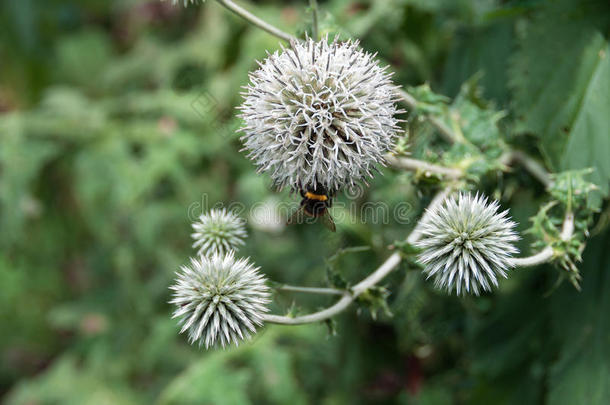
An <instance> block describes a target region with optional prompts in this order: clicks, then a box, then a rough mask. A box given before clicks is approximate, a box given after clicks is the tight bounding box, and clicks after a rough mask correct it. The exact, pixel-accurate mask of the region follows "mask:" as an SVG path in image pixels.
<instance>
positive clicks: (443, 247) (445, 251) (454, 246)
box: [416, 193, 519, 295]
mask: <svg viewBox="0 0 610 405" xmlns="http://www.w3.org/2000/svg"><path fill="white" fill-rule="evenodd" d="M498 208H499V206H498V203H497V202H496V201H493V202H488V201H487V198H484V197H483V196H479V195H478V194H477V195H475V196H472V195H471V194H464V193H461V194H459V195H458V196H457V198H455V197H453V196H452V197H448V198H447V199H446V200H445V201H444V202H443V203H442V204H440V205H439V206H437V207H435V208H433V209H431V210H430V211H428V212H427V219H426V220H424V222H423V224H422V237H421V239H420V240H419V241H418V242H417V243H416V246H417V247H419V248H421V249H422V252H421V253H420V255H419V258H418V259H419V262H420V263H421V264H423V265H424V273H425V274H426V275H427V277H428V278H430V277H434V284H435V286H436V287H437V288H439V289H446V290H447V291H448V292H450V293H451V292H452V291H455V292H456V294H457V295H460V294H465V293H473V294H475V295H479V293H480V292H481V291H491V288H492V286H496V287H497V286H498V277H499V276H501V277H504V278H506V271H507V270H508V269H509V268H510V267H512V265H511V261H510V258H511V256H512V255H513V254H514V253H517V249H516V248H515V246H514V245H513V243H514V242H515V241H517V240H518V239H519V237H518V236H517V234H516V233H515V231H514V227H515V223H514V222H513V221H511V220H510V218H509V216H508V211H503V212H498Z"/></svg>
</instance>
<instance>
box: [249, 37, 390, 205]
mask: <svg viewBox="0 0 610 405" xmlns="http://www.w3.org/2000/svg"><path fill="white" fill-rule="evenodd" d="M375 56H376V55H373V54H370V53H367V52H364V51H363V50H362V49H360V47H359V46H358V42H352V41H347V42H339V41H337V40H336V39H335V40H334V41H333V42H331V43H329V42H328V38H326V39H323V40H321V41H319V42H314V41H313V40H311V39H308V40H306V41H303V42H293V43H292V44H291V47H290V48H289V49H284V48H282V51H281V52H275V53H273V54H271V55H268V57H267V59H265V60H264V61H263V62H262V63H259V66H260V68H259V69H258V70H256V71H255V72H253V73H251V74H250V84H249V85H248V87H247V91H246V92H245V93H243V94H244V97H245V100H244V102H243V104H242V105H241V106H240V110H241V114H240V116H241V118H242V119H243V120H244V122H245V124H244V126H243V127H242V128H241V130H242V132H243V133H244V135H243V136H242V140H243V142H244V146H245V147H244V149H245V150H247V151H248V152H249V154H248V156H249V157H250V158H251V159H252V160H253V161H254V162H255V163H256V165H257V166H258V168H259V170H260V171H267V172H269V173H270V176H271V178H272V180H273V182H274V184H275V186H276V187H277V188H279V189H281V188H283V187H290V188H291V189H293V190H303V189H316V188H317V187H318V186H321V187H324V188H325V189H326V190H328V191H330V192H331V193H332V192H334V191H337V190H340V189H341V188H343V187H344V186H348V185H353V184H354V183H356V182H358V181H359V180H363V179H365V178H366V177H371V176H372V171H373V170H375V168H376V165H377V164H378V163H382V162H383V154H384V153H385V152H387V151H388V150H389V149H390V148H391V146H392V143H393V141H394V138H395V136H396V135H397V134H398V133H399V132H401V130H400V128H399V126H398V124H399V121H400V120H398V119H397V118H395V115H396V114H398V113H400V112H402V111H401V110H398V109H397V107H396V104H395V102H396V101H397V98H396V89H397V86H395V85H393V84H392V82H391V80H390V77H391V73H389V72H388V71H387V66H386V67H381V66H379V64H378V62H377V61H376V59H375Z"/></svg>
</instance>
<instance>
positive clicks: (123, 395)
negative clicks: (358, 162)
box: [0, 0, 610, 405]
mask: <svg viewBox="0 0 610 405" xmlns="http://www.w3.org/2000/svg"><path fill="white" fill-rule="evenodd" d="M304 3H305V2H304V1H302V2H296V1H295V2H280V1H260V2H256V3H251V4H246V5H245V6H246V7H247V8H249V9H251V10H253V11H254V12H255V13H256V14H258V15H260V16H261V17H263V18H265V19H266V20H268V21H270V22H272V23H274V24H276V25H277V26H279V27H282V28H283V29H284V30H286V31H289V32H293V33H297V34H299V33H303V32H305V31H306V30H307V29H308V24H309V14H308V12H307V9H306V4H304ZM320 6H321V8H322V10H323V12H322V27H323V28H324V29H325V30H326V31H327V32H340V33H341V34H342V35H343V36H344V37H353V38H360V39H361V40H362V46H363V47H364V48H365V49H367V50H369V51H378V52H379V55H380V58H381V59H382V60H383V61H384V62H385V63H388V64H391V65H392V69H393V71H395V80H396V82H397V83H399V84H401V85H403V86H405V87H407V86H415V85H420V84H423V83H429V84H430V86H431V88H432V89H433V90H434V91H436V92H437V93H440V94H444V95H446V96H448V97H451V98H454V97H455V96H457V95H458V93H459V94H460V96H459V97H458V99H457V100H456V102H455V103H457V104H454V105H453V107H454V108H456V111H461V112H462V113H465V111H466V107H469V108H470V110H468V111H470V112H471V113H473V114H474V113H477V114H479V115H476V114H475V115H474V116H473V117H474V118H473V121H472V122H473V126H471V127H470V129H469V132H468V133H467V134H466V135H467V136H470V137H476V136H477V135H479V138H478V139H479V141H480V142H482V143H484V142H486V141H487V140H489V139H491V140H498V139H501V140H502V142H508V143H510V144H513V145H517V146H518V147H519V148H520V149H522V150H525V151H527V152H528V153H530V154H531V155H533V156H535V157H537V158H539V159H541V160H543V161H544V163H545V165H546V167H547V169H548V170H549V171H558V170H564V169H580V168H584V167H592V168H594V169H595V171H594V173H593V174H592V175H591V177H590V179H591V180H592V181H594V182H595V183H596V184H597V185H598V187H599V188H600V192H599V194H598V196H597V201H596V202H595V204H596V207H597V208H598V209H599V214H597V215H596V217H595V222H594V224H593V226H592V227H591V233H592V237H591V239H590V241H589V243H588V246H587V249H586V250H585V252H584V254H583V256H584V258H583V262H582V264H581V265H580V266H579V267H580V271H581V274H582V277H583V282H582V288H581V291H580V292H579V291H577V290H576V289H575V288H574V287H573V286H572V285H571V284H570V283H568V282H564V283H561V284H560V285H559V286H556V281H557V280H558V278H559V279H560V280H561V279H562V278H563V277H562V271H561V270H557V269H555V268H553V267H552V266H541V267H538V268H532V269H520V270H516V271H514V272H513V273H512V275H511V277H510V279H508V280H505V281H503V282H502V283H501V288H500V289H499V290H498V291H497V292H495V293H494V294H488V295H485V296H483V297H478V298H473V297H466V298H456V297H449V296H446V295H445V294H444V293H441V292H438V291H435V290H434V289H433V288H432V286H431V283H430V282H426V281H425V280H423V279H422V276H421V272H420V271H419V269H418V268H417V266H416V265H414V264H413V263H404V264H403V266H402V268H401V269H400V270H399V271H398V272H396V273H395V274H393V275H392V276H391V277H390V278H388V279H387V280H386V281H385V285H386V286H387V287H388V289H389V291H391V295H390V297H389V300H388V302H389V307H390V308H389V309H390V310H391V312H392V313H393V316H392V317H390V316H388V314H387V313H385V312H383V311H381V312H379V314H378V316H377V320H376V321H373V320H372V318H371V313H370V311H369V308H367V306H366V305H364V306H363V307H362V308H361V309H360V310H357V311H356V310H349V311H347V312H346V313H344V314H342V315H341V316H339V317H337V319H336V320H335V322H336V323H333V324H320V325H306V326H299V327H280V326H273V325H270V326H268V327H266V328H265V329H264V330H263V331H261V332H260V333H259V334H258V335H257V337H256V338H255V340H254V341H253V342H252V343H248V344H245V345H243V346H240V347H239V348H237V349H231V350H225V351H209V352H208V351H204V350H199V349H198V348H196V347H191V346H189V345H188V344H187V343H186V339H185V337H184V336H179V335H178V334H177V332H178V328H177V326H176V322H175V321H174V320H171V319H170V314H171V311H172V308H170V306H169V305H168V304H167V301H168V299H169V295H170V292H169V290H168V286H169V285H170V284H171V281H172V279H173V272H174V271H175V270H177V269H178V267H179V266H180V265H181V264H182V263H184V262H185V261H186V260H187V258H188V257H189V255H191V254H192V250H191V248H190V239H189V234H190V228H189V227H190V222H191V221H192V220H193V219H194V217H195V216H196V215H197V213H199V212H200V211H201V210H202V209H204V208H206V207H210V206H211V205H213V204H215V203H218V202H223V203H231V202H235V201H237V202H241V203H243V204H245V206H246V207H247V208H250V207H252V206H253V205H254V204H257V203H260V202H264V201H293V200H295V199H296V197H295V196H290V195H289V194H288V193H279V194H278V193H274V192H273V191H271V190H270V188H269V182H268V179H267V178H266V177H264V176H261V175H257V174H256V173H255V172H254V170H253V165H252V164H251V163H250V162H249V161H248V160H247V159H246V158H245V157H244V155H243V153H240V152H239V149H240V142H239V134H237V133H236V132H235V129H236V128H237V127H238V126H239V122H238V120H237V119H236V118H235V109H234V107H235V106H236V105H237V104H238V103H239V102H240V95H239V92H240V86H242V85H244V84H245V83H246V82H247V79H248V76H247V73H248V71H250V70H252V69H254V68H256V63H255V60H256V59H260V58H263V57H264V56H265V50H273V49H277V48H278V46H279V44H278V40H277V39H276V38H273V37H271V36H269V35H268V34H266V33H264V32H261V31H260V30H257V29H256V28H254V27H252V26H248V25H246V24H245V23H244V22H243V21H241V20H239V19H238V18H236V17H235V16H233V15H231V14H229V13H228V12H226V10H224V9H222V8H221V7H219V6H218V5H217V4H215V3H214V2H212V1H209V2H208V3H207V4H203V5H201V6H199V7H189V8H188V9H183V8H181V7H171V4H170V3H169V2H158V1H156V0H150V1H144V0H128V1H127V0H120V1H119V0H113V1H108V0H81V1H72V2H71V1H59V0H45V1H34V0H20V1H4V2H2V3H0V13H1V14H0V26H1V27H2V29H1V30H0V75H1V76H0V112H1V114H0V246H1V250H0V291H1V293H0V321H1V323H0V325H1V326H0V328H1V330H2V332H1V333H0V396H3V397H4V401H6V403H7V404H79V405H80V404H139V403H159V404H214V405H223V404H248V403H265V404H266V403H271V404H286V403H292V404H306V403H315V404H357V403H400V404H450V403H464V404H466V403H468V404H490V403H493V404H512V403H517V404H569V405H574V404H587V405H595V404H599V405H601V404H608V403H610V320H609V319H610V318H609V317H608V313H610V253H609V251H608V246H609V244H610V232H609V231H608V228H607V226H606V224H607V223H608V219H609V211H608V204H607V202H606V203H604V202H603V201H602V199H603V198H604V197H606V196H607V195H608V190H609V184H610V182H609V179H610V158H609V156H610V129H609V120H608V116H609V113H610V47H609V45H608V37H609V35H608V34H609V32H610V31H609V20H610V18H609V16H610V6H609V5H608V2H607V1H604V0H599V1H576V0H573V1H570V0H557V1H543V0H515V1H500V0H434V1H431V0H387V1H372V0H371V1H354V0H349V1H348V0H329V1H320ZM473 77H474V79H473ZM464 83H466V85H464ZM460 89H462V91H461V93H460ZM459 103H462V104H459ZM475 107H476V108H475ZM500 111H503V113H500ZM481 116H485V117H487V118H486V119H487V121H485V122H487V123H489V122H490V120H491V118H490V117H494V118H493V121H492V122H493V125H492V127H491V129H490V127H477V125H475V124H477V123H479V121H478V119H479V118H481ZM408 118H413V117H411V116H409V117H408ZM408 125H409V129H410V137H411V139H410V146H409V148H410V149H411V150H412V151H413V153H414V154H415V155H416V156H428V155H429V156H428V157H431V158H432V159H434V157H435V156H436V158H437V159H439V160H449V161H450V159H451V156H450V155H447V156H445V155H442V154H440V152H439V151H442V149H438V148H437V144H436V143H435V142H438V141H436V140H435V139H438V138H435V137H433V136H432V135H433V130H432V129H431V128H430V127H429V126H428V125H427V124H425V123H424V122H421V121H420V120H417V119H410V121H409V124H408ZM473 139H474V138H473ZM435 153H436V155H435ZM443 156H444V157H443ZM484 173H485V174H483V175H482V176H481V179H480V180H481V185H480V186H479V189H480V190H482V191H484V192H486V193H487V194H488V195H491V196H493V197H495V198H498V199H500V201H501V204H502V205H503V206H505V207H509V208H510V209H511V213H512V215H513V216H514V218H515V219H516V220H517V221H518V222H519V224H520V225H519V229H520V231H525V230H526V229H528V228H529V226H530V221H529V218H530V217H531V216H532V215H534V214H535V213H536V211H537V210H538V207H539V206H540V205H541V204H542V203H544V202H545V201H547V197H546V196H545V194H544V190H543V188H542V186H540V185H539V184H538V183H537V182H536V180H535V179H533V178H532V177H530V176H529V175H528V174H527V173H526V172H524V171H522V170H515V172H514V173H508V174H506V175H493V176H490V175H488V174H487V172H484ZM383 174H384V175H383V176H377V177H376V178H375V180H374V181H373V182H372V184H371V187H370V188H369V189H367V191H366V194H365V196H363V197H361V198H360V199H359V200H358V201H357V202H356V203H358V204H362V203H364V202H365V201H373V202H376V201H382V202H385V203H387V204H389V206H390V207H395V206H396V205H397V204H399V203H401V202H404V201H407V202H409V203H410V204H411V207H412V210H411V211H410V212H409V215H411V216H412V219H413V220H412V221H410V224H409V225H405V224H398V223H395V222H394V221H390V223H389V224H386V225H383V224H378V223H374V222H373V221H371V220H367V218H366V217H365V218H363V219H362V220H361V221H345V222H344V223H339V224H338V228H339V229H338V232H337V234H333V235H330V234H328V233H327V232H325V231H323V230H322V228H321V227H319V226H318V225H310V226H295V227H290V228H286V229H283V228H282V227H280V228H279V229H275V228H269V227H261V226H260V225H259V226H256V224H255V223H252V224H251V226H250V229H249V231H250V234H251V237H250V238H249V241H248V245H247V247H246V248H244V249H243V250H242V251H241V253H243V254H244V255H249V256H251V257H252V258H253V260H254V261H255V262H256V263H257V264H258V265H260V266H261V267H262V269H263V271H264V272H265V273H266V274H267V275H268V276H269V277H270V278H271V279H273V280H278V281H283V282H290V283H294V284H303V285H312V286H313V285H320V284H322V280H325V279H326V278H327V276H328V275H330V276H331V277H333V278H335V279H337V278H345V279H347V280H358V279H360V278H361V277H362V276H364V275H365V274H367V273H368V272H370V271H371V270H372V269H374V268H375V267H376V266H377V265H378V264H379V263H380V262H381V261H382V260H383V258H384V257H386V256H387V255H388V249H387V246H388V245H390V244H391V243H392V242H393V241H395V240H400V239H403V238H404V237H405V236H406V235H407V234H408V232H409V230H410V228H411V227H412V224H413V222H414V220H415V219H416V218H417V217H418V216H419V213H420V210H421V208H422V206H425V204H426V203H427V202H428V201H429V200H430V197H431V195H432V194H433V192H434V190H435V187H436V185H435V184H433V183H434V182H430V181H426V180H425V179H422V178H419V177H418V176H413V174H409V173H401V172H398V171H394V170H390V169H384V170H383ZM244 215H245V216H246V215H247V212H244ZM530 242H531V238H530V237H529V236H528V235H524V239H523V241H522V243H521V244H520V248H521V250H522V251H524V252H529V251H530V248H529V243H530ZM349 246H366V247H367V248H366V250H365V249H361V251H358V252H349V251H347V252H346V251H342V250H341V249H343V248H346V247H349ZM337 253H339V255H338V256H337ZM334 255H335V256H334ZM295 299H296V300H297V301H298V302H299V308H293V310H294V311H297V312H298V311H307V310H308V309H309V310H311V309H316V308H318V307H321V306H324V305H328V304H329V303H330V302H331V301H330V298H319V297H317V298H316V297H307V296H301V295H294V294H289V293H281V294H278V296H277V297H276V305H275V307H274V311H276V312H285V311H287V310H289V309H290V308H291V307H292V305H293V302H294V300H295Z"/></svg>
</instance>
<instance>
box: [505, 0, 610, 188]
mask: <svg viewBox="0 0 610 405" xmlns="http://www.w3.org/2000/svg"><path fill="white" fill-rule="evenodd" d="M549 3H550V4H552V5H551V6H549V7H548V8H547V9H545V10H543V11H542V12H540V13H538V14H537V15H536V16H535V17H534V18H533V19H532V21H529V22H528V23H527V24H526V25H525V29H524V30H523V31H522V32H521V35H520V40H519V50H518V52H517V53H516V56H515V57H514V59H513V61H512V66H511V69H510V85H511V87H512V88H513V90H514V109H515V111H516V113H517V119H518V123H517V131H518V132H522V133H533V134H536V135H537V136H538V137H539V145H540V149H541V151H542V153H543V154H544V156H545V158H546V160H547V163H548V164H549V165H550V166H551V167H552V168H553V170H566V169H582V168H585V167H594V168H595V169H596V173H595V174H594V175H593V179H594V182H595V183H596V184H598V185H599V186H600V187H601V188H602V190H603V192H604V194H606V195H607V194H608V191H609V181H610V161H609V160H608V158H607V157H608V155H610V136H609V133H610V127H609V124H608V111H610V60H609V57H610V55H609V53H610V47H609V45H608V41H607V40H606V39H605V38H604V36H603V35H602V34H601V33H600V31H598V30H597V29H596V26H600V25H604V21H603V19H605V18H607V17H604V15H606V16H607V15H608V7H607V4H606V5H604V4H603V2H588V3H587V4H586V5H584V6H581V5H580V4H579V3H578V2H569V1H559V2H549ZM600 20H602V21H600Z"/></svg>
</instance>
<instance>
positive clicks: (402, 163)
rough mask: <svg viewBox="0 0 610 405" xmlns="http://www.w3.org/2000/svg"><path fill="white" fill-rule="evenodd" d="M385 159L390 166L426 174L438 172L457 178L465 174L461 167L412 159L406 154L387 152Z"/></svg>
mask: <svg viewBox="0 0 610 405" xmlns="http://www.w3.org/2000/svg"><path fill="white" fill-rule="evenodd" d="M385 160H386V161H387V162H388V163H389V164H390V166H393V167H395V168H397V169H403V170H411V171H414V172H417V171H422V172H424V174H425V175H426V176H429V175H430V174H438V175H441V176H444V177H449V178H452V179H457V178H460V177H462V176H463V173H462V171H461V170H460V169H456V168H452V167H445V166H440V165H435V164H433V163H428V162H426V161H423V160H417V159H411V158H408V157H404V156H396V155H392V154H387V155H386V156H385Z"/></svg>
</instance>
